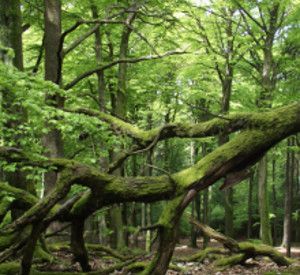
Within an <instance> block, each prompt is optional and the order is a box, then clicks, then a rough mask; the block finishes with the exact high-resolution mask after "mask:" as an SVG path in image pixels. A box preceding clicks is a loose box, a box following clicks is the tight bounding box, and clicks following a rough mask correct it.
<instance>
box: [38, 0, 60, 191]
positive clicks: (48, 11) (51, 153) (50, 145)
mask: <svg viewBox="0 0 300 275" xmlns="http://www.w3.org/2000/svg"><path fill="white" fill-rule="evenodd" d="M44 16H45V80H49V81H52V82H54V83H56V84H58V85H59V84H60V83H61V65H60V60H59V58H60V53H59V50H60V35H61V1H60V0H44ZM48 100H54V102H55V103H54V106H55V107H58V108H61V107H63V99H62V98H61V97H60V96H59V95H58V94H56V95H50V94H48V93H47V94H46V95H45V101H46V103H47V102H48ZM51 104H52V103H51ZM48 126H50V125H48ZM43 146H44V150H45V151H46V154H45V155H46V156H47V157H49V158H59V157H62V156H63V141H62V135H61V132H60V131H59V130H57V129H52V130H50V132H49V133H48V134H46V135H45V136H44V138H43ZM56 176H57V175H56V172H54V171H50V172H47V173H45V194H48V193H49V192H50V190H52V189H53V187H54V186H55V183H56Z"/></svg>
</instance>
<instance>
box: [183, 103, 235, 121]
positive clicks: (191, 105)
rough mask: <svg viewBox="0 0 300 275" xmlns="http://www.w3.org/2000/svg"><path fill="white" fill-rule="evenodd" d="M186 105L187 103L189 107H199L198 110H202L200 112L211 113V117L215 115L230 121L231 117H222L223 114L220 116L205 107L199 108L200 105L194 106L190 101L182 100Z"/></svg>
mask: <svg viewBox="0 0 300 275" xmlns="http://www.w3.org/2000/svg"><path fill="white" fill-rule="evenodd" d="M184 103H185V104H186V105H188V106H190V107H191V108H194V109H199V110H200V111H202V112H205V113H206V114H209V115H211V116H213V117H216V118H220V119H225V120H228V121H231V119H230V118H228V117H224V116H220V115H216V114H214V113H212V112H210V111H208V110H207V109H205V108H201V107H199V106H195V105H193V104H190V103H188V102H184Z"/></svg>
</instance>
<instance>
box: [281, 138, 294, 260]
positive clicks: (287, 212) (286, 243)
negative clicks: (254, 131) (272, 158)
mask: <svg viewBox="0 0 300 275" xmlns="http://www.w3.org/2000/svg"><path fill="white" fill-rule="evenodd" d="M290 147H291V140H290V138H288V139H287V154H286V179H285V196H284V224H283V240H282V246H283V247H285V248H286V254H287V256H288V257H290V256H291V233H292V232H291V231H292V177H291V175H292V173H291V168H292V165H291V161H292V160H291V159H292V158H291V153H290Z"/></svg>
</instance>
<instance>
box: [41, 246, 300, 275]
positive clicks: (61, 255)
mask: <svg viewBox="0 0 300 275" xmlns="http://www.w3.org/2000/svg"><path fill="white" fill-rule="evenodd" d="M188 244H189V241H188V240H181V241H180V243H179V244H178V245H177V247H176V249H175V251H174V255H173V256H174V258H176V259H180V258H182V257H189V256H192V255H194V254H196V253H198V252H199V251H201V247H202V242H201V240H199V242H198V247H199V248H191V247H189V246H188ZM208 246H209V247H221V245H220V244H219V243H217V242H216V241H211V242H210V243H209V245H208ZM277 249H278V250H279V251H280V252H282V253H283V254H285V249H283V248H280V247H278V248H277ZM54 254H55V255H56V257H57V259H59V262H63V263H64V264H58V263H51V264H50V263H48V264H44V265H43V266H40V267H39V268H38V269H39V270H43V271H60V272H62V274H63V272H79V271H80V266H79V264H78V263H75V264H72V263H71V259H72V254H71V253H70V252H69V251H58V252H55V253H54ZM292 258H293V259H296V260H297V261H298V262H297V263H295V264H292V265H291V266H290V267H279V266H277V265H276V264H275V263H274V262H272V261H271V260H269V259H268V258H265V257H257V258H255V259H251V260H249V261H248V262H247V264H246V265H243V266H242V265H236V266H234V267H230V268H227V269H224V270H218V269H217V267H216V266H214V265H212V264H211V263H210V261H209V259H207V260H205V261H204V263H202V264H201V263H198V262H186V263H184V262H179V263H178V262H177V263H175V264H176V265H177V266H178V267H182V268H185V269H186V270H187V271H184V272H178V271H173V270H171V269H170V270H169V271H168V273H167V275H179V274H182V275H194V274H211V275H250V274H251V275H289V274H291V275H297V274H300V247H293V248H292ZM89 259H90V264H91V266H92V269H93V270H99V269H104V268H108V267H110V266H113V265H114V264H115V263H116V262H115V261H114V260H112V259H111V258H110V257H102V256H99V254H98V253H97V252H91V253H90V254H89ZM150 259H151V257H149V256H145V257H144V258H141V259H140V261H146V260H148V261H149V260H150ZM110 274H115V275H117V274H119V275H125V274H126V275H129V274H133V273H130V272H125V271H124V270H123V269H120V270H115V271H114V272H112V273H110Z"/></svg>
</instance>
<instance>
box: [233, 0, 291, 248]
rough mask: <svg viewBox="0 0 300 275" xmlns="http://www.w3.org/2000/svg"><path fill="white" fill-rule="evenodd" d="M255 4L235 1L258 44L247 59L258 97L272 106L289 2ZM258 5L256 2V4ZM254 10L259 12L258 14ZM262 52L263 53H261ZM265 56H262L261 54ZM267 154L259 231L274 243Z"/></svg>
mask: <svg viewBox="0 0 300 275" xmlns="http://www.w3.org/2000/svg"><path fill="white" fill-rule="evenodd" d="M254 2H255V3H252V2H251V3H249V6H248V7H247V6H246V4H244V5H243V4H241V3H242V1H236V0H234V3H235V4H236V5H237V7H238V8H239V9H240V11H241V14H242V17H243V22H244V28H245V31H246V32H247V33H248V35H249V36H250V37H251V38H252V39H253V42H254V43H255V45H256V47H255V48H254V49H253V50H251V51H250V57H251V59H250V60H249V59H248V60H245V59H244V60H245V61H246V62H247V63H248V64H250V65H251V66H252V67H253V68H254V69H255V70H256V71H257V73H258V74H259V80H258V81H259V82H260V85H261V90H260V92H259V95H258V98H257V106H258V108H260V109H265V108H270V107H271V105H272V98H273V95H274V89H275V87H276V79H277V71H278V70H277V69H278V64H277V63H276V61H275V59H274V54H273V47H274V41H275V39H276V35H277V33H278V32H279V31H280V30H281V29H282V28H283V26H284V20H285V18H286V16H287V10H288V4H289V3H288V1H280V2H279V1H270V3H266V2H268V1H254ZM254 4H255V5H254ZM255 11H256V12H257V14H256V15H255ZM260 52H261V53H262V54H261V55H260ZM261 56H262V57H261ZM267 163H268V162H267V157H266V156H263V157H262V159H261V161H260V163H259V169H258V187H259V189H258V190H259V192H258V193H259V203H260V207H259V209H260V234H261V238H262V241H263V242H264V243H266V244H272V235H271V225H270V215H269V203H268V184H267Z"/></svg>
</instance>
